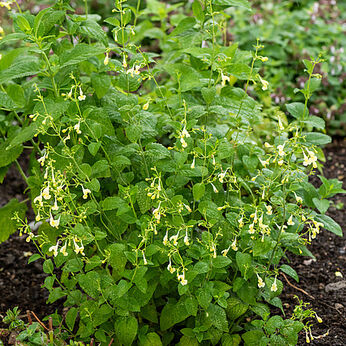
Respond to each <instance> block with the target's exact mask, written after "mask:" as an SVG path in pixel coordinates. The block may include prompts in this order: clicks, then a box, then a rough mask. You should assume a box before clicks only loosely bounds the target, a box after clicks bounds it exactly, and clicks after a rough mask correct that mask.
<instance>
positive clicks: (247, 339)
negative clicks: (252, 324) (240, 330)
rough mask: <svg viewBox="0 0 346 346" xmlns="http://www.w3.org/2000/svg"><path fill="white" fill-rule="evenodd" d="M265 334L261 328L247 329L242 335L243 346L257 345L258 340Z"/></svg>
mask: <svg viewBox="0 0 346 346" xmlns="http://www.w3.org/2000/svg"><path fill="white" fill-rule="evenodd" d="M263 336H265V334H264V332H263V331H262V330H258V329H255V330H249V331H248V332H246V333H244V334H243V335H242V338H243V340H244V343H245V346H258V345H259V340H261V338H262V337H263Z"/></svg>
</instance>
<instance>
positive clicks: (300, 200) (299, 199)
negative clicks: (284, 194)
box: [293, 192, 303, 204]
mask: <svg viewBox="0 0 346 346" xmlns="http://www.w3.org/2000/svg"><path fill="white" fill-rule="evenodd" d="M293 193H294V196H295V198H296V201H297V203H299V204H302V203H303V198H301V197H299V196H297V195H296V193H295V192H293Z"/></svg>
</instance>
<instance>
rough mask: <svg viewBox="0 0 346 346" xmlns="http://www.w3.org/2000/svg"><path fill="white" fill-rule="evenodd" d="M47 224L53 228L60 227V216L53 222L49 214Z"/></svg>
mask: <svg viewBox="0 0 346 346" xmlns="http://www.w3.org/2000/svg"><path fill="white" fill-rule="evenodd" d="M49 224H50V225H51V226H52V227H54V228H58V227H59V225H60V216H59V218H58V219H56V220H55V219H54V217H53V215H52V213H50V219H49Z"/></svg>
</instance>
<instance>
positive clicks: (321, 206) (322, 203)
mask: <svg viewBox="0 0 346 346" xmlns="http://www.w3.org/2000/svg"><path fill="white" fill-rule="evenodd" d="M312 201H313V202H314V204H315V206H316V208H317V209H318V211H319V212H320V213H321V214H324V213H325V212H326V211H327V210H328V208H329V206H330V201H328V200H327V199H319V198H313V199H312Z"/></svg>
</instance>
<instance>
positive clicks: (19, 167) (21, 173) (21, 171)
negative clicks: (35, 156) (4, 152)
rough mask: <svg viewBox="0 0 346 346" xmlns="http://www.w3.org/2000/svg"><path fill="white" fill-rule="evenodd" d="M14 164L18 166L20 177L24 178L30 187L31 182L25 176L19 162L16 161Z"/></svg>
mask: <svg viewBox="0 0 346 346" xmlns="http://www.w3.org/2000/svg"><path fill="white" fill-rule="evenodd" d="M14 163H15V164H16V166H17V169H18V171H19V173H20V175H21V176H22V177H23V179H24V180H25V182H26V184H27V185H29V182H28V177H27V176H26V175H25V173H24V171H23V169H22V167H21V165H20V164H19V162H18V160H16V161H14Z"/></svg>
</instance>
